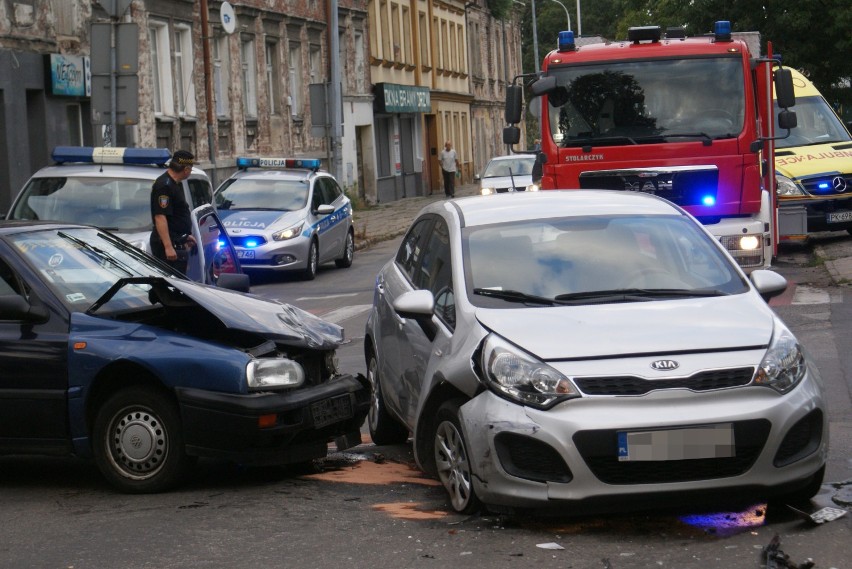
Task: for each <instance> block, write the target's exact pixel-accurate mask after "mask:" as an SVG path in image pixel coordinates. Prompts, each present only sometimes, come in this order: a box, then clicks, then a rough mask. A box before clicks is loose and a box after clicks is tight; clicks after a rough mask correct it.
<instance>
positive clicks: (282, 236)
mask: <svg viewBox="0 0 852 569" xmlns="http://www.w3.org/2000/svg"><path fill="white" fill-rule="evenodd" d="M304 225H305V222H304V221H300V222H299V223H297V224H296V225H291V226H290V227H288V228H287V229H282V230H281V231H276V232H275V233H273V234H272V238H273V239H274V240H276V241H286V240H287V239H292V238H293V237H296V236H297V235H299V234H300V233H301V232H302V227H303V226H304Z"/></svg>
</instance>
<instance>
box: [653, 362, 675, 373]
mask: <svg viewBox="0 0 852 569" xmlns="http://www.w3.org/2000/svg"><path fill="white" fill-rule="evenodd" d="M679 367H680V364H679V363H677V362H676V361H674V360H657V361H655V362H651V369H654V370H657V371H670V370H673V369H677V368H679Z"/></svg>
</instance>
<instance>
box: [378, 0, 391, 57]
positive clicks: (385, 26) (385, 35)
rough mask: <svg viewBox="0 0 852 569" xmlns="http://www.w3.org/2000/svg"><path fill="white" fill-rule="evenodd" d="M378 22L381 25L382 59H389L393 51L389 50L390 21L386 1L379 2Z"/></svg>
mask: <svg viewBox="0 0 852 569" xmlns="http://www.w3.org/2000/svg"><path fill="white" fill-rule="evenodd" d="M379 23H380V25H381V30H380V31H379V35H380V36H381V38H382V53H381V55H382V59H384V60H386V61H390V60H392V59H393V52H392V51H391V31H390V23H389V22H388V3H387V2H379Z"/></svg>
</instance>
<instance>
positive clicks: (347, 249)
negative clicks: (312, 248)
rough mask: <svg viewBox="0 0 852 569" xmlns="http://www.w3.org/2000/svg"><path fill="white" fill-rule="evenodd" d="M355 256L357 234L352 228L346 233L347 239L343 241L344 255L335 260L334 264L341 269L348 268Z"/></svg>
mask: <svg viewBox="0 0 852 569" xmlns="http://www.w3.org/2000/svg"><path fill="white" fill-rule="evenodd" d="M354 258H355V234H354V233H353V232H352V230H351V229H350V230H349V232H348V233H347V234H346V241H345V242H344V243H343V255H342V256H341V257H340V258H339V259H335V260H334V264H335V265H337V268H339V269H346V268H349V267H351V266H352V259H354Z"/></svg>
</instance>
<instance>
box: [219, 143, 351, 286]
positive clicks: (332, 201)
mask: <svg viewBox="0 0 852 569" xmlns="http://www.w3.org/2000/svg"><path fill="white" fill-rule="evenodd" d="M319 167H320V161H319V160H318V159H292V158H245V157H240V158H237V168H238V171H237V172H236V173H235V174H234V175H233V176H231V177H230V178H229V179H227V180H225V181H224V182H223V183H222V185H221V186H219V188H218V189H217V190H216V193H215V195H214V203H215V205H216V208H217V210H218V212H219V216H220V217H221V218H222V223H223V224H224V226H225V229H226V230H227V231H228V234H229V235H230V237H231V241H232V242H233V243H234V246H235V247H236V250H237V255H238V257H239V259H240V263H241V264H242V267H243V269H244V270H246V271H250V270H255V271H300V272H301V275H302V277H303V278H305V279H306V280H312V279H313V278H315V277H316V274H317V269H318V267H319V266H320V265H321V264H323V263H327V262H330V261H334V263H335V264H336V265H337V266H338V267H341V268H345V267H349V266H351V265H352V259H353V257H354V254H355V230H354V228H353V226H352V205H351V203H350V202H349V198H347V197H346V195H345V194H344V193H343V190H342V189H341V188H340V185H339V184H338V183H337V180H335V179H334V177H333V176H332V175H331V174H329V173H327V172H321V171H320V170H319Z"/></svg>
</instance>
